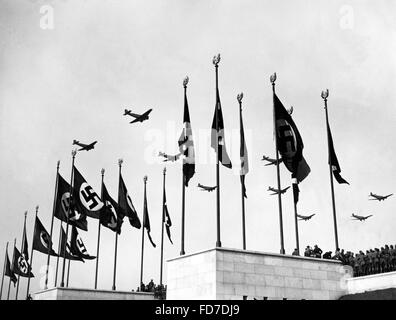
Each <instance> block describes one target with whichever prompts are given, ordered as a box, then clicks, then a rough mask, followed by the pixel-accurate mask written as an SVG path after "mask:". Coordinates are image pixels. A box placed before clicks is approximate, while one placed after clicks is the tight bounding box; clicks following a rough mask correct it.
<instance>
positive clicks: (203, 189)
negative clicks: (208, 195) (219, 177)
mask: <svg viewBox="0 0 396 320" xmlns="http://www.w3.org/2000/svg"><path fill="white" fill-rule="evenodd" d="M198 187H199V188H201V189H202V191H209V192H212V191H213V190H215V189H216V188H217V187H207V186H203V185H202V184H200V183H198Z"/></svg>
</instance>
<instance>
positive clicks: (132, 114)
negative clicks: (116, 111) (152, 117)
mask: <svg viewBox="0 0 396 320" xmlns="http://www.w3.org/2000/svg"><path fill="white" fill-rule="evenodd" d="M126 114H127V115H128V116H131V117H134V118H139V117H140V116H141V115H140V114H137V113H133V112H127V113H126Z"/></svg>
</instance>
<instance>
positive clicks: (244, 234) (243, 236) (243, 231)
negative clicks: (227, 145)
mask: <svg viewBox="0 0 396 320" xmlns="http://www.w3.org/2000/svg"><path fill="white" fill-rule="evenodd" d="M242 98H243V93H240V94H238V95H237V100H238V103H239V120H240V123H241V126H242ZM241 144H242V141H241ZM241 148H244V146H242V145H241ZM243 191H244V190H243V184H242V183H241V195H242V246H243V250H246V226H245V195H244V192H243Z"/></svg>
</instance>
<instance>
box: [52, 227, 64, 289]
mask: <svg viewBox="0 0 396 320" xmlns="http://www.w3.org/2000/svg"><path fill="white" fill-rule="evenodd" d="M62 227H63V221H61V222H60V226H59V240H58V256H57V257H56V270H55V283H54V286H55V287H56V286H57V284H58V269H59V257H60V256H59V255H60V252H61V234H62Z"/></svg>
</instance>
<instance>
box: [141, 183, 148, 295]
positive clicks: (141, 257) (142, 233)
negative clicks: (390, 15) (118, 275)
mask: <svg viewBox="0 0 396 320" xmlns="http://www.w3.org/2000/svg"><path fill="white" fill-rule="evenodd" d="M143 181H144V199H146V184H147V176H144V178H143ZM143 201H144V200H143ZM143 206H144V205H143ZM143 210H144V209H143ZM145 220H146V219H145V214H144V212H143V225H142V255H141V258H140V288H142V285H143V254H144V225H145V223H146V221H145Z"/></svg>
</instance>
